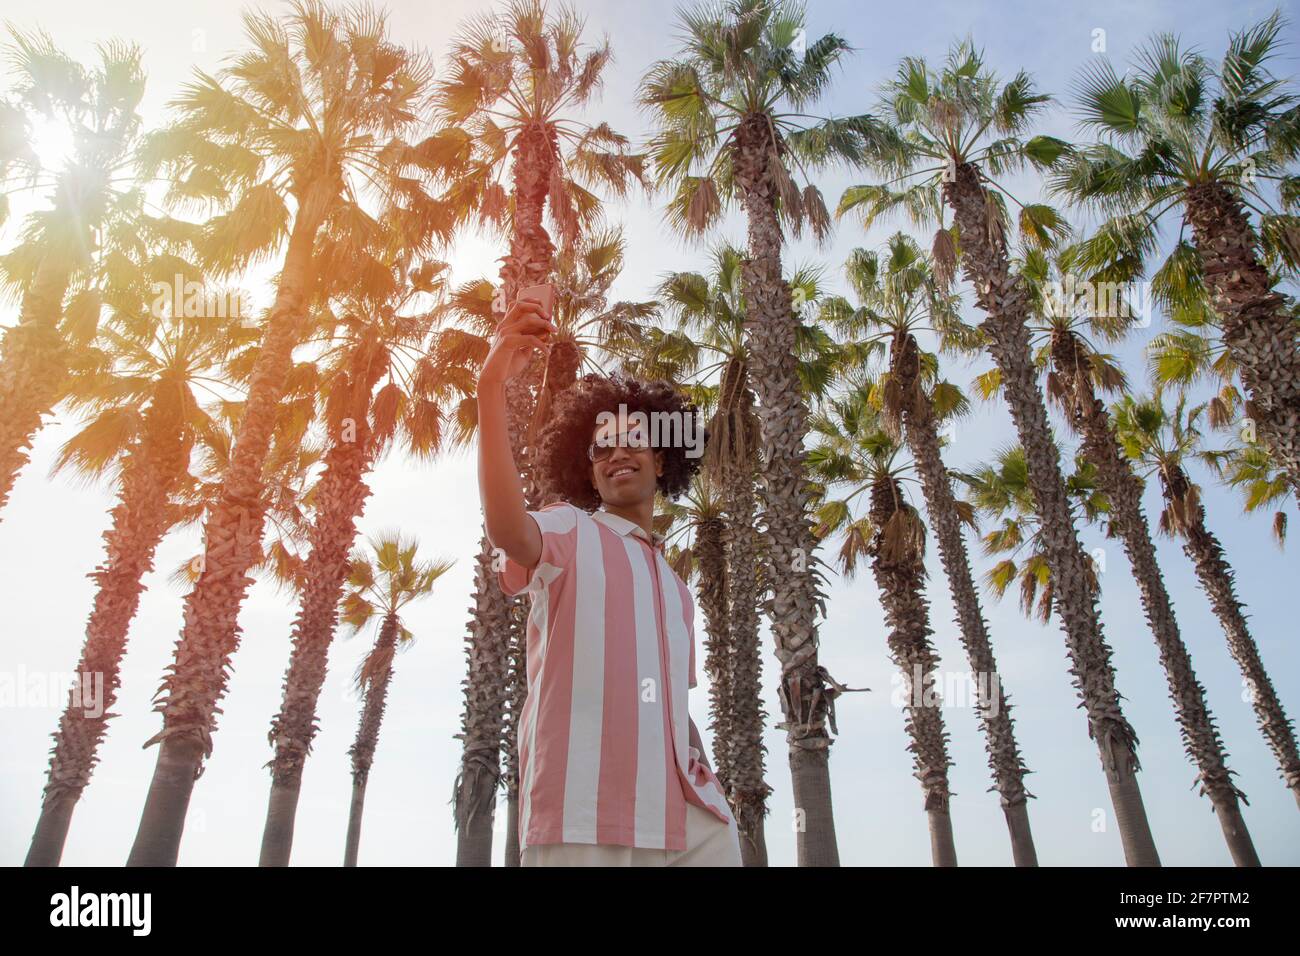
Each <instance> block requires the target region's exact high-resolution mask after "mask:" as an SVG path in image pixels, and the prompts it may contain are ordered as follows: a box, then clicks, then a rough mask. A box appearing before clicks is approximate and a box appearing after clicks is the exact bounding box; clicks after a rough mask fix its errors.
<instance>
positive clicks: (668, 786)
mask: <svg viewBox="0 0 1300 956" xmlns="http://www.w3.org/2000/svg"><path fill="white" fill-rule="evenodd" d="M554 330H555V327H554V326H553V325H552V324H551V322H550V321H549V319H548V317H547V316H546V315H544V314H543V311H542V307H541V306H539V305H537V304H536V303H534V302H530V301H526V300H520V301H517V302H516V303H515V304H514V306H513V307H512V308H511V309H510V311H509V312H508V313H507V314H506V316H505V318H504V319H503V320H502V322H501V324H500V326H499V327H498V329H497V334H496V337H495V339H494V340H493V343H492V348H491V351H490V352H489V353H488V357H487V359H486V361H485V362H484V365H483V371H482V373H481V375H480V377H479V383H478V409H479V420H478V429H479V490H480V493H481V495H482V500H483V514H484V517H485V521H486V527H487V534H488V538H489V540H490V541H491V542H492V545H493V547H495V548H496V549H498V552H499V553H502V554H504V559H505V560H504V566H503V567H501V568H500V570H499V572H498V573H499V579H500V582H501V587H502V590H503V591H505V593H506V594H512V595H513V594H519V593H521V592H523V591H525V590H526V591H527V592H528V596H529V599H530V606H531V610H530V612H529V617H528V625H527V672H528V700H527V704H526V705H525V707H524V712H523V714H522V715H521V717H520V720H519V845H520V849H521V863H522V865H524V866H740V865H741V862H740V843H739V837H738V831H737V828H736V821H735V818H734V816H733V815H732V813H731V810H730V809H729V808H728V806H727V801H726V799H725V797H724V796H723V793H722V787H721V785H720V784H719V783H718V778H717V777H716V776H715V775H714V774H713V771H712V770H711V769H710V768H709V766H708V763H707V762H706V760H705V757H704V745H703V743H702V742H701V740H700V734H699V731H698V730H697V729H696V727H695V723H694V721H692V720H691V718H690V714H689V713H688V711H687V689H688V688H689V687H694V686H695V641H694V616H695V612H694V603H693V601H692V600H691V593H690V589H689V588H687V587H686V585H685V584H684V583H683V582H682V580H681V578H679V577H678V576H677V575H676V574H675V573H674V572H673V570H672V568H671V567H669V565H668V562H667V561H666V560H665V559H664V556H663V542H662V539H661V538H660V537H659V536H658V535H656V534H655V533H654V530H653V527H652V523H651V519H652V517H653V514H654V499H655V491H656V489H658V490H660V491H662V492H663V493H664V494H665V495H668V496H669V497H677V496H678V495H680V494H681V493H682V492H683V491H684V490H685V489H686V487H687V485H688V484H689V482H690V479H691V475H692V474H693V473H694V472H695V471H696V469H698V467H699V458H698V457H691V456H688V455H687V451H688V449H687V448H685V447H658V448H655V447H650V442H651V439H652V438H653V437H654V436H655V430H649V431H650V434H647V429H643V428H641V427H638V424H637V423H635V422H636V419H637V416H635V415H633V414H631V413H633V412H637V411H640V412H643V413H645V414H646V415H647V416H650V415H651V414H652V413H655V412H659V413H670V414H676V415H678V416H682V417H684V416H686V415H693V414H694V412H695V409H694V407H693V406H689V405H687V404H686V403H684V402H683V401H682V398H681V396H680V395H678V393H677V392H676V391H675V390H674V389H673V388H672V387H671V386H669V385H667V384H666V383H662V382H658V383H641V382H635V381H631V380H624V379H606V378H601V377H598V376H586V377H585V378H582V379H580V380H579V381H578V382H577V383H576V384H575V385H574V386H573V388H571V389H569V390H568V391H567V392H565V393H564V396H563V397H562V398H561V399H560V400H559V401H557V402H556V405H555V407H554V408H553V409H552V414H551V421H550V424H549V425H548V426H547V429H546V432H545V434H544V435H543V436H542V441H541V447H540V450H539V454H538V458H537V462H536V467H537V476H538V479H539V483H540V484H541V485H542V487H543V488H545V489H546V490H547V492H549V493H550V494H552V495H558V496H559V497H560V498H561V499H563V500H562V501H560V502H557V503H556V504H552V505H548V506H547V507H545V508H542V509H541V510H540V511H527V510H525V507H524V495H523V489H522V487H521V482H520V479H519V471H518V469H517V468H516V465H515V461H514V457H513V455H512V453H511V450H510V442H509V439H508V437H507V431H506V399H505V385H506V382H507V381H509V380H510V379H511V378H513V377H514V376H515V375H517V374H519V373H520V372H522V371H523V370H524V368H526V367H527V365H528V362H529V360H530V358H531V357H532V353H533V351H534V350H535V349H542V350H545V349H546V348H547V341H548V339H549V336H550V334H551V333H552V332H553V331H554ZM620 412H623V413H625V414H623V415H620ZM629 418H630V419H632V420H633V422H634V424H631V425H629V423H628V419H629ZM692 424H693V422H692ZM676 434H677V435H679V436H681V435H685V434H687V433H686V432H685V431H678V432H677V433H676ZM699 450H702V449H699Z"/></svg>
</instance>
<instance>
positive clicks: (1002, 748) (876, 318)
mask: <svg viewBox="0 0 1300 956" xmlns="http://www.w3.org/2000/svg"><path fill="white" fill-rule="evenodd" d="M844 271H845V276H846V278H847V279H848V282H849V285H850V286H851V287H852V288H853V289H854V291H855V292H856V294H857V296H858V299H859V301H860V302H861V303H862V304H861V306H859V307H858V308H854V307H853V306H852V305H851V304H850V303H849V302H848V300H846V299H843V298H839V297H836V298H833V299H829V300H826V301H824V302H823V303H822V309H821V314H822V317H823V319H824V321H826V322H827V323H829V324H831V325H833V326H835V327H837V328H839V329H841V330H842V331H844V332H846V333H847V334H849V335H850V336H851V337H853V338H854V339H855V340H859V341H863V342H864V344H865V345H875V344H880V343H887V344H888V349H889V357H888V371H887V373H886V374H885V375H884V376H882V381H881V382H880V385H881V388H880V394H879V396H878V397H879V401H880V403H881V425H882V427H883V428H884V431H885V432H886V434H888V435H890V436H891V437H892V438H893V439H894V440H895V441H897V440H898V439H899V438H901V437H903V435H904V434H905V435H906V441H907V447H908V450H909V451H910V452H911V455H912V461H913V465H914V466H915V468H916V471H917V474H918V475H919V477H920V479H921V489H922V492H923V494H924V496H925V503H926V509H927V511H928V512H929V516H930V527H931V528H933V529H934V532H935V538H936V539H937V541H938V543H939V557H940V562H941V563H942V565H943V569H944V574H945V576H946V577H947V579H948V586H949V589H950V591H951V592H952V597H953V604H954V606H955V608H956V611H957V626H958V630H959V633H960V636H961V642H962V647H963V648H964V649H965V651H966V657H967V660H968V661H969V662H970V666H971V672H972V673H974V674H977V675H981V680H979V681H977V682H976V694H977V700H976V709H977V711H978V713H979V716H980V722H981V726H982V728H983V730H984V736H985V749H986V751H987V752H988V757H989V769H990V771H991V772H992V774H993V782H994V786H995V788H996V789H997V791H998V793H999V794H1000V796H1001V803H1002V812H1003V814H1004V815H1005V817H1006V820H1007V829H1008V831H1009V833H1010V837H1011V852H1012V859H1013V860H1014V861H1015V864H1016V865H1017V866H1037V865H1038V854H1037V851H1036V850H1035V848H1034V838H1033V833H1032V832H1031V830H1030V827H1029V807H1028V800H1029V798H1030V797H1032V796H1033V794H1031V793H1030V792H1029V791H1028V790H1027V789H1026V787H1025V776H1026V775H1027V774H1028V773H1029V772H1030V771H1029V769H1028V768H1027V767H1026V766H1025V764H1024V760H1023V759H1022V757H1021V755H1020V747H1019V745H1018V744H1017V743H1016V736H1015V725H1014V723H1013V722H1012V720H1011V705H1010V703H1009V702H1008V701H1007V697H1006V694H1005V692H1004V688H1003V685H1002V680H1001V678H1000V676H999V671H998V666H997V659H996V657H995V656H994V653H993V645H992V643H991V642H990V640H989V633H988V625H987V623H986V622H985V620H984V612H983V610H982V609H981V607H980V601H979V595H978V593H977V592H976V589H975V579H974V576H973V574H972V572H971V567H970V559H969V557H968V556H967V553H966V543H965V541H964V539H963V537H962V527H961V526H962V523H963V520H964V519H968V518H969V517H970V515H969V511H968V509H965V508H964V507H963V506H962V505H961V504H960V503H959V502H958V501H957V499H956V497H955V496H954V495H953V491H952V481H951V479H950V477H949V475H948V471H947V469H946V468H945V466H944V463H943V456H942V451H941V448H942V439H941V436H940V427H941V423H945V422H947V421H951V420H953V419H954V418H955V417H957V416H958V415H960V414H963V413H964V412H965V411H966V409H967V402H966V398H965V396H964V395H962V394H961V392H960V391H959V390H958V389H956V388H955V387H953V386H952V385H951V384H949V383H947V382H935V381H934V378H935V377H936V373H937V361H936V360H935V358H934V357H933V356H932V355H929V354H927V353H924V352H922V351H921V348H920V345H919V343H918V342H917V338H916V336H917V333H919V332H923V331H925V330H927V329H929V330H930V331H932V332H934V333H937V334H938V335H939V336H940V341H941V343H942V344H944V345H950V344H952V342H951V340H952V339H955V338H961V334H960V333H961V330H960V326H959V324H958V323H957V322H956V321H955V307H956V303H955V301H954V297H953V296H951V295H949V294H946V293H944V292H943V291H942V290H941V289H939V288H938V285H937V283H936V281H935V279H934V275H933V271H932V269H931V266H930V264H929V262H928V261H927V260H926V258H925V255H924V253H923V252H922V251H921V249H920V247H919V246H918V245H917V244H916V243H915V241H913V240H912V239H911V238H909V237H907V236H905V235H903V234H902V233H896V234H895V235H894V236H892V237H891V238H890V240H889V242H888V244H887V246H886V248H885V249H884V250H883V252H882V253H881V254H877V253H874V252H868V251H866V250H863V249H855V250H853V251H852V252H851V253H850V254H849V258H848V261H847V262H846V263H845V267H844ZM864 335H866V336H870V337H869V338H866V339H865V341H864V340H863V338H862V337H863V336H864ZM990 691H992V692H993V693H995V694H997V698H996V699H993V698H992V697H991V696H985V695H987V694H988V693H989V692H990Z"/></svg>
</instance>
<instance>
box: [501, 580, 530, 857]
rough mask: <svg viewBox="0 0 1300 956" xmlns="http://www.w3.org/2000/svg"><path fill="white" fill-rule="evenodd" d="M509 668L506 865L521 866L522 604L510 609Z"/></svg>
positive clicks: (525, 684)
mask: <svg viewBox="0 0 1300 956" xmlns="http://www.w3.org/2000/svg"><path fill="white" fill-rule="evenodd" d="M509 647H510V651H509V666H508V679H507V687H508V688H509V691H508V697H507V699H506V700H507V708H506V718H505V721H504V728H505V730H504V736H503V740H502V748H503V749H504V751H505V754H504V758H503V759H504V762H505V789H506V805H507V807H508V810H507V818H508V819H507V822H510V821H513V824H512V827H511V830H510V832H509V833H508V834H507V835H506V852H505V865H506V866H510V867H513V866H519V865H521V862H522V861H521V860H520V858H519V852H520V851H519V844H520V833H519V784H520V780H519V721H520V719H521V718H522V717H523V713H524V707H525V706H526V705H527V704H528V613H527V609H526V608H525V607H524V605H523V603H522V602H516V603H515V605H514V606H513V607H512V608H511V609H510V637H509Z"/></svg>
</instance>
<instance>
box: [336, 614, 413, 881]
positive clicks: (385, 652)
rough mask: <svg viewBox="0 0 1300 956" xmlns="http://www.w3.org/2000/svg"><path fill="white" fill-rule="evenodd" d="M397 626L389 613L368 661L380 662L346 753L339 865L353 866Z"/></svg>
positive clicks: (372, 677)
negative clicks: (348, 797) (348, 768)
mask: <svg viewBox="0 0 1300 956" xmlns="http://www.w3.org/2000/svg"><path fill="white" fill-rule="evenodd" d="M399 630H400V624H399V622H398V620H397V613H396V612H394V611H389V612H388V614H386V615H385V616H384V623H383V624H382V625H381V626H380V628H379V637H378V638H377V639H376V640H375V647H374V650H373V651H371V659H378V660H380V661H381V662H382V666H381V667H380V668H379V670H378V673H374V674H372V675H371V677H370V681H369V683H368V684H367V685H366V698H365V703H364V704H363V705H362V707H361V722H360V723H359V724H358V725H357V737H356V740H355V741H353V743H352V746H351V748H349V750H348V756H349V757H351V758H352V807H351V809H350V810H349V812H348V836H347V844H346V847H345V849H344V852H343V865H344V866H356V865H357V851H358V849H359V848H360V845H361V811H362V808H363V806H364V804H365V799H366V784H367V783H369V781H370V768H371V767H372V766H374V763H375V748H376V747H377V746H378V745H379V729H380V726H381V725H382V724H383V722H384V707H385V705H386V703H387V700H388V685H389V684H390V683H392V680H393V654H394V652H395V651H396V650H397V635H398V632H399Z"/></svg>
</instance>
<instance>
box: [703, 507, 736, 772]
mask: <svg viewBox="0 0 1300 956" xmlns="http://www.w3.org/2000/svg"><path fill="white" fill-rule="evenodd" d="M726 533H727V527H726V522H725V521H723V519H722V518H719V517H710V518H704V519H701V520H700V521H699V522H698V524H697V525H696V528H695V558H696V560H697V561H698V562H699V565H698V566H699V569H700V584H699V595H700V609H701V610H702V611H703V612H704V629H705V632H706V633H707V635H708V637H707V638H706V640H705V642H704V643H705V654H704V669H705V671H707V672H708V673H709V674H710V675H711V678H712V679H711V681H710V684H709V713H710V716H711V717H712V721H711V723H710V725H709V729H710V731H711V732H712V733H713V743H714V746H713V766H714V773H715V774H716V775H717V778H718V782H719V783H721V784H722V792H723V793H730V792H731V751H730V742H731V740H732V733H731V726H730V725H731V720H732V705H731V680H730V675H729V674H728V673H727V672H728V671H729V670H730V669H731V668H730V665H731V622H730V614H729V611H728V604H727V596H728V590H729V580H728V579H729V575H728V573H727V553H726V540H725V536H726ZM719 740H722V741H723V742H725V744H726V746H719V743H718V742H719Z"/></svg>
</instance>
